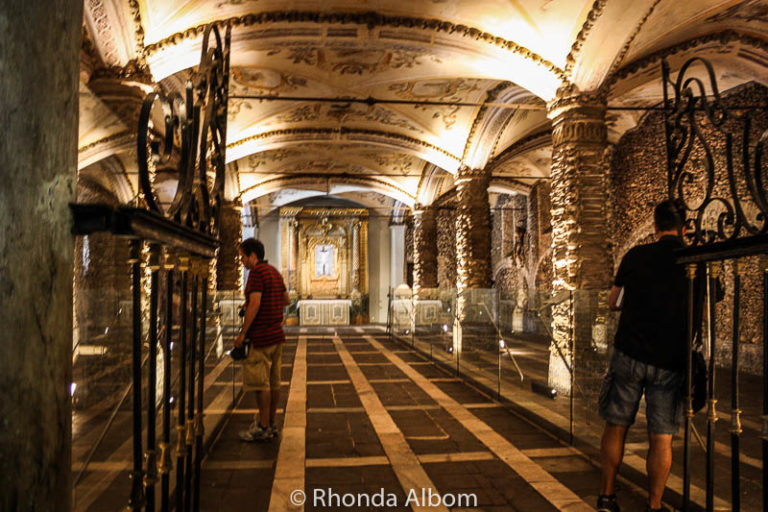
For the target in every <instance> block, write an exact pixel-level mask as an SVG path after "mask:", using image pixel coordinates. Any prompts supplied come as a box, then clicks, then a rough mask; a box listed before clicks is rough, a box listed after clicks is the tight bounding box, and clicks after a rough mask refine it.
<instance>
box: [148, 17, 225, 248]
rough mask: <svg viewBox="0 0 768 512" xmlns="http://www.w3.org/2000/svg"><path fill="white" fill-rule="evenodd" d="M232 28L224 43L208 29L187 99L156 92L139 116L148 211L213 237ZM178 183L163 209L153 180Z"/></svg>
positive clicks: (216, 31) (221, 170)
mask: <svg viewBox="0 0 768 512" xmlns="http://www.w3.org/2000/svg"><path fill="white" fill-rule="evenodd" d="M230 39H231V27H229V26H227V29H226V33H225V37H224V41H223V44H222V38H221V35H220V33H219V29H218V27H216V26H215V25H209V26H208V27H207V28H206V29H205V33H204V34H203V41H202V51H201V56H200V64H199V66H198V67H197V70H196V71H192V72H191V73H190V76H189V78H188V80H187V82H186V87H185V91H184V93H185V94H184V95H182V94H180V93H177V92H172V93H169V94H165V93H162V92H152V93H150V94H148V95H147V96H146V98H145V99H144V103H143V105H142V109H141V113H140V116H139V132H138V138H137V151H138V164H139V185H140V188H141V193H142V196H143V199H144V202H145V204H146V206H147V208H148V209H149V210H150V211H152V212H154V213H157V214H159V215H162V216H163V217H166V218H168V219H169V220H172V221H174V222H177V223H179V224H182V225H184V226H187V227H190V228H192V229H195V230H197V231H200V232H202V233H206V234H209V235H212V236H215V235H216V234H217V231H218V225H219V222H218V219H219V213H220V209H221V203H222V200H223V194H224V175H225V164H226V158H225V157H226V136H227V98H228V94H229V91H228V88H229V84H228V77H229V48H230ZM160 175H167V176H168V177H169V178H175V179H176V180H177V183H178V185H177V187H176V191H175V193H174V195H173V197H172V198H170V201H167V200H166V202H165V203H164V202H163V200H162V199H161V197H160V195H159V194H158V191H157V187H156V185H157V184H156V183H155V180H154V178H155V177H156V176H160Z"/></svg>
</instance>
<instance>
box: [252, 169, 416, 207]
mask: <svg viewBox="0 0 768 512" xmlns="http://www.w3.org/2000/svg"><path fill="white" fill-rule="evenodd" d="M283 184H284V185H285V186H287V185H310V186H314V187H316V186H317V185H318V184H323V185H325V184H327V185H359V186H362V187H364V188H369V189H372V190H374V191H380V193H381V194H382V195H387V196H388V197H391V198H393V199H396V200H400V199H399V198H398V197H395V196H392V195H389V194H386V193H384V192H383V191H384V190H387V191H390V192H396V193H398V194H400V195H401V196H404V197H408V198H410V199H411V203H414V202H415V201H416V198H415V197H414V196H413V195H412V194H410V193H409V192H407V191H406V190H404V189H402V188H400V187H398V186H397V185H395V184H393V183H390V182H387V181H383V180H379V179H376V178H371V177H362V176H361V177H355V176H349V175H329V174H316V173H303V174H296V175H282V176H277V177H275V178H270V179H267V180H264V181H261V182H259V183H257V184H255V185H252V186H250V187H248V188H246V189H244V190H242V191H241V192H240V195H241V196H244V195H247V194H248V192H251V191H253V190H258V189H259V188H260V187H265V186H268V185H273V186H276V185H283ZM257 197H261V196H257ZM253 199H256V198H251V200H253Z"/></svg>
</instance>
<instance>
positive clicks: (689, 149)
mask: <svg viewBox="0 0 768 512" xmlns="http://www.w3.org/2000/svg"><path fill="white" fill-rule="evenodd" d="M662 72H663V85H664V128H665V134H666V149H667V171H668V183H667V185H668V195H669V198H670V199H674V200H677V201H679V202H680V203H681V204H682V205H684V207H685V213H686V219H685V227H686V231H687V233H686V235H685V241H686V248H684V249H682V250H681V251H680V253H679V255H678V261H679V262H680V263H682V264H685V265H686V268H687V275H688V283H689V284H688V286H689V315H688V343H689V351H688V353H689V358H688V366H687V375H688V388H687V396H688V400H687V407H686V409H687V414H686V418H685V439H684V443H685V444H684V476H683V510H689V509H690V505H691V478H692V473H693V470H694V468H693V467H692V463H691V458H692V451H693V450H694V449H695V445H694V444H693V441H694V440H695V439H696V438H697V437H698V434H697V433H696V430H695V426H694V411H693V406H692V403H693V399H692V385H691V382H692V365H693V362H692V356H691V354H692V352H691V351H692V350H693V349H695V348H696V347H695V346H694V344H695V340H702V341H703V342H704V345H705V348H706V351H707V352H708V354H709V356H710V357H709V361H708V365H707V366H708V375H709V380H708V385H707V393H706V394H707V402H706V403H707V408H706V430H707V433H706V448H705V451H706V465H705V477H704V481H705V486H706V510H707V511H712V510H713V509H714V504H715V483H716V481H717V480H716V472H717V471H718V468H717V467H716V464H715V457H716V440H715V437H716V434H717V425H716V424H717V421H718V413H717V409H716V405H717V401H718V400H717V396H718V395H717V391H718V381H716V378H715V376H716V365H715V360H716V357H715V354H716V344H715V339H716V335H717V334H718V333H717V332H716V326H717V323H718V322H717V319H718V316H717V315H718V314H721V315H723V316H721V317H719V318H723V317H724V316H727V317H729V318H728V320H729V321H730V322H731V324H732V325H731V332H730V333H729V334H728V335H730V336H731V338H732V339H731V344H730V347H729V348H730V352H731V361H730V381H731V382H730V386H731V396H730V407H731V412H730V416H731V425H730V428H729V432H730V448H731V449H730V452H731V456H730V463H731V470H730V472H731V507H732V510H734V511H738V510H740V509H741V489H742V479H741V469H742V468H741V464H740V454H741V442H742V440H743V436H744V435H746V432H745V430H744V428H743V427H742V410H741V408H742V404H741V402H740V400H741V393H740V389H739V385H740V384H739V356H740V354H739V352H740V326H741V325H742V324H743V323H744V322H745V321H754V319H750V317H749V316H746V317H745V316H743V311H742V309H743V308H742V303H741V300H742V297H743V294H744V293H745V292H748V291H749V289H748V288H745V287H744V284H743V281H744V277H745V265H746V263H747V262H748V261H750V260H748V259H747V258H752V259H754V258H755V257H760V258H762V260H761V261H760V262H759V269H760V270H759V272H760V273H761V274H762V290H760V293H761V295H762V296H761V300H762V315H763V319H762V326H761V328H762V343H763V347H762V348H763V368H762V397H763V403H762V416H761V420H762V431H759V430H758V431H755V429H752V430H751V431H750V432H749V434H750V435H752V436H754V435H758V436H760V443H761V445H762V492H763V497H762V499H763V510H765V511H768V471H766V469H767V467H768V380H766V378H767V377H768V267H767V266H766V260H765V255H766V254H768V235H767V233H768V198H767V197H766V190H765V180H766V179H767V178H768V175H766V171H768V169H766V165H765V163H764V162H763V152H764V151H765V149H766V142H768V131H766V130H764V127H763V131H761V130H758V129H756V128H755V124H756V123H755V121H756V119H757V117H758V116H761V115H764V114H765V113H766V112H768V106H766V105H735V106H728V105H727V104H726V102H725V101H724V99H723V98H721V95H720V92H719V90H718V85H717V80H716V77H715V72H714V69H713V67H712V65H711V64H710V63H709V62H708V61H707V60H704V59H702V58H693V59H690V60H688V61H687V62H685V64H684V65H683V66H682V67H681V68H680V70H679V71H678V73H677V76H676V77H675V78H673V77H672V73H671V71H670V66H669V64H668V63H667V62H663V64H662ZM762 123H763V124H765V119H764V118H763V119H762ZM750 264H752V265H753V266H754V261H752V263H750ZM726 268H727V269H729V272H730V273H731V275H730V276H727V277H728V279H729V280H731V281H732V287H733V288H732V290H730V292H729V293H730V294H731V297H732V299H731V303H732V308H731V311H722V312H721V311H720V310H722V309H723V306H722V305H718V304H717V302H718V300H717V297H716V291H717V289H718V287H719V283H720V281H721V277H724V276H723V272H724V269H726ZM697 276H698V277H697ZM698 295H701V296H702V299H703V300H695V299H696V297H697V296H698ZM703 325H704V326H705V327H702V326H703ZM720 334H723V333H720ZM719 470H720V471H723V470H724V468H720V469H719Z"/></svg>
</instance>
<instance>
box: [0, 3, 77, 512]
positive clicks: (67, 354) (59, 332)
mask: <svg viewBox="0 0 768 512" xmlns="http://www.w3.org/2000/svg"><path fill="white" fill-rule="evenodd" d="M82 9H83V4H82V2H79V3H78V2H70V1H63V0H30V1H28V2H13V7H7V8H4V9H3V16H2V20H3V21H2V26H3V32H4V33H3V43H2V44H1V45H0V69H1V70H3V79H2V81H0V119H2V120H3V137H2V141H0V161H2V162H3V165H2V166H0V182H2V186H0V304H1V305H2V307H0V325H2V328H3V341H2V343H0V383H1V384H2V390H3V391H2V393H3V397H2V399H0V417H1V418H2V422H3V423H2V428H0V510H56V511H68V510H70V509H71V499H72V479H71V478H72V475H71V471H70V469H71V454H70V451H71V436H72V432H71V424H72V411H71V402H70V396H69V394H70V384H71V382H72V280H73V263H74V262H73V255H74V239H73V237H72V235H71V232H70V230H71V219H72V217H71V214H70V210H69V202H70V201H72V200H74V193H75V185H76V176H77V137H78V126H77V118H78V110H77V109H78V77H79V70H78V65H79V63H80V27H81V25H82Z"/></svg>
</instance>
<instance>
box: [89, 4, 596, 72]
mask: <svg viewBox="0 0 768 512" xmlns="http://www.w3.org/2000/svg"><path fill="white" fill-rule="evenodd" d="M96 1H98V0H96ZM599 1H605V0H599ZM285 22H287V23H317V24H342V25H344V24H355V25H365V26H366V27H368V29H369V30H371V29H373V28H376V27H390V28H407V29H414V30H424V31H431V32H435V33H446V34H449V35H452V34H457V35H459V36H461V37H464V38H469V39H473V40H476V41H482V42H484V43H486V44H490V45H493V46H496V47H498V48H502V49H505V50H508V51H511V52H513V53H515V54H517V55H520V56H522V57H524V58H526V59H528V60H531V61H533V62H534V63H536V64H538V65H540V66H543V67H544V68H546V69H547V70H549V71H551V72H552V73H554V74H555V75H557V76H558V77H559V78H560V79H563V80H564V79H565V76H566V75H565V72H564V71H563V70H562V69H560V68H559V67H558V66H556V65H555V64H553V63H552V62H550V61H549V60H547V59H545V58H543V57H542V56H540V55H539V54H537V53H534V52H533V51H531V50H529V49H528V48H526V47H524V46H521V45H519V44H517V43H515V42H514V41H510V40H508V39H504V38H503V37H499V36H495V35H493V34H491V33H489V32H485V31H483V30H480V29H478V28H475V27H469V26H467V25H463V24H456V23H452V22H450V21H444V20H440V19H435V18H418V17H412V16H386V15H382V14H379V13H377V12H345V13H326V12H319V11H273V12H261V13H258V14H246V15H244V16H235V17H231V18H228V19H225V20H220V21H219V22H218V23H219V24H220V25H229V26H232V27H250V26H254V25H266V24H269V25H272V24H276V23H285ZM205 26H206V25H198V26H196V27H190V28H188V29H186V30H185V31H183V32H177V33H175V34H173V35H171V36H168V37H166V38H165V39H162V40H160V41H158V42H156V43H153V44H150V45H147V46H146V47H145V54H146V55H153V54H155V53H157V52H159V51H162V50H163V49H165V48H167V47H170V46H173V45H176V44H179V43H181V42H182V41H184V40H186V39H191V38H195V37H198V36H200V35H201V34H202V33H203V31H204V30H205Z"/></svg>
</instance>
